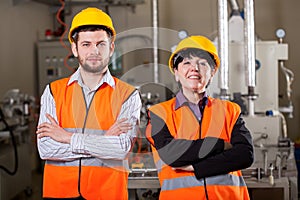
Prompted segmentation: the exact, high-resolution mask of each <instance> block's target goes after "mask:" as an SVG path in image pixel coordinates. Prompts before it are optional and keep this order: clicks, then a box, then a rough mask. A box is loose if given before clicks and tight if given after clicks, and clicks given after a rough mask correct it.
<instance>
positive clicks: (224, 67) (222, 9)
mask: <svg viewBox="0 0 300 200" xmlns="http://www.w3.org/2000/svg"><path fill="white" fill-rule="evenodd" d="M218 46H219V56H220V60H221V63H220V74H219V88H220V89H221V94H220V97H221V98H227V90H228V87H229V86H228V85H229V83H228V79H229V66H228V65H229V64H228V60H229V56H228V52H229V48H228V8H227V0H218Z"/></svg>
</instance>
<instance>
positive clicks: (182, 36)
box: [178, 30, 188, 40]
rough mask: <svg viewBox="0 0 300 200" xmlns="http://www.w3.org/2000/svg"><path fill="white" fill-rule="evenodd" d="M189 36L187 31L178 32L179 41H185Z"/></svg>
mask: <svg viewBox="0 0 300 200" xmlns="http://www.w3.org/2000/svg"><path fill="white" fill-rule="evenodd" d="M187 36H188V33H187V31H186V30H181V31H178V37H179V39H181V40H182V39H184V38H186V37H187Z"/></svg>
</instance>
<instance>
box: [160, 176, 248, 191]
mask: <svg viewBox="0 0 300 200" xmlns="http://www.w3.org/2000/svg"><path fill="white" fill-rule="evenodd" d="M206 185H207V186H209V185H220V186H222V185H223V186H239V187H241V186H246V183H245V181H244V179H243V178H242V177H240V176H235V175H233V174H225V175H219V176H213V177H208V178H206ZM195 186H204V181H203V179H201V180H197V179H196V177H194V176H184V177H178V178H174V179H169V180H164V181H163V184H162V186H161V191H164V190H176V189H179V188H187V187H195Z"/></svg>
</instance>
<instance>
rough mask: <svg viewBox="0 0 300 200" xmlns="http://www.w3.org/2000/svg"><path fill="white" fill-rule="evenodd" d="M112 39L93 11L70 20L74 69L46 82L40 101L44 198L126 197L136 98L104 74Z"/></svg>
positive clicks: (104, 18) (107, 23) (102, 16)
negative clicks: (55, 79)
mask: <svg viewBox="0 0 300 200" xmlns="http://www.w3.org/2000/svg"><path fill="white" fill-rule="evenodd" d="M115 36H116V32H115V29H114V27H113V24H112V20H111V18H110V17H109V16H108V15H107V14H106V13H104V12H103V11H101V10H99V9H97V8H87V9H84V10H82V11H81V12H79V13H78V14H77V15H76V16H75V17H74V19H73V21H72V26H71V28H70V32H69V40H70V42H71V45H72V52H73V54H74V56H75V57H77V58H78V62H79V68H78V70H77V71H76V72H75V73H74V74H72V75H71V76H70V77H69V78H64V79H61V80H57V81H54V82H52V83H50V84H49V85H48V86H47V87H46V89H45V91H44V93H43V95H42V98H41V112H40V119H39V125H38V130H37V135H38V149H39V153H40V157H41V158H42V159H44V160H46V162H45V168H44V179H43V197H44V199H88V200H92V199H112V200H113V199H115V200H119V199H123V200H124V199H128V190H127V181H128V172H127V170H126V166H127V165H128V163H127V160H126V157H127V155H128V153H129V151H130V150H131V148H132V144H133V141H134V138H135V137H136V130H137V128H138V127H137V123H138V119H139V117H140V108H141V100H140V97H139V93H138V91H137V90H136V89H135V88H134V87H133V86H131V85H129V84H127V83H125V82H123V81H121V80H119V79H117V78H115V77H113V76H112V75H111V74H110V72H109V70H108V64H109V60H110V57H111V56H112V54H113V51H114V39H115Z"/></svg>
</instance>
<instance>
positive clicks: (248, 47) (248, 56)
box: [244, 0, 256, 116]
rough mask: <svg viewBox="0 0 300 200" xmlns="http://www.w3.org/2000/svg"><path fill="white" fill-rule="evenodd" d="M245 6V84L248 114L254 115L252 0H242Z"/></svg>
mask: <svg viewBox="0 0 300 200" xmlns="http://www.w3.org/2000/svg"><path fill="white" fill-rule="evenodd" d="M244 6H245V23H244V35H245V67H246V84H247V86H248V113H249V114H248V115H249V116H254V114H255V113H254V111H255V109H254V100H255V99H256V95H255V93H254V88H255V30H254V0H244Z"/></svg>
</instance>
